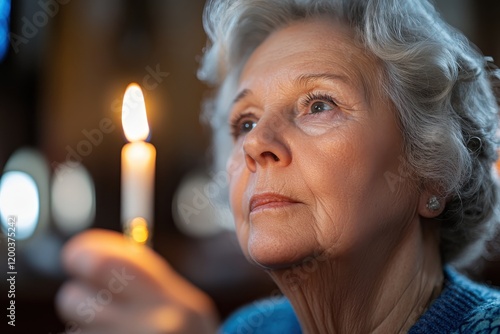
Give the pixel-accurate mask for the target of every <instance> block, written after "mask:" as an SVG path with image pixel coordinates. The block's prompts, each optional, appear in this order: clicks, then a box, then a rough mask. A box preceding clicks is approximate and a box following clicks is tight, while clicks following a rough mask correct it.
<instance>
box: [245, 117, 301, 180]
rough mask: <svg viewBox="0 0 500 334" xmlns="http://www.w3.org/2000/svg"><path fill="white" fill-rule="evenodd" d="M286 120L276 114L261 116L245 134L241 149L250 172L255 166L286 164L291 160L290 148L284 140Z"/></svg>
mask: <svg viewBox="0 0 500 334" xmlns="http://www.w3.org/2000/svg"><path fill="white" fill-rule="evenodd" d="M285 130H286V120H284V119H282V118H280V117H278V116H263V117H262V118H261V119H260V120H259V122H258V123H257V125H256V126H255V127H254V128H253V129H252V130H251V131H250V132H249V133H248V134H247V135H246V136H245V140H244V142H243V150H244V153H245V163H246V165H247V168H248V169H249V170H250V171H251V172H255V171H256V170H257V166H260V167H269V166H281V167H284V166H287V165H289V164H290V162H291V161H292V155H291V152H290V148H289V146H288V144H287V143H286V141H285V138H284V137H285V134H286V131H285Z"/></svg>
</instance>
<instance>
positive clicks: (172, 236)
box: [0, 0, 500, 333]
mask: <svg viewBox="0 0 500 334" xmlns="http://www.w3.org/2000/svg"><path fill="white" fill-rule="evenodd" d="M1 1H4V0H0V2H1ZM42 2H45V3H48V2H50V1H49V0H47V1H42ZM436 4H437V6H438V7H439V8H440V10H441V11H442V13H443V16H444V17H445V18H446V19H447V20H448V21H449V22H450V23H451V24H453V25H454V26H456V27H458V28H459V29H461V30H462V31H464V32H465V33H466V35H467V36H468V37H469V38H470V39H471V40H472V41H473V42H474V43H475V44H477V45H478V47H479V48H480V49H481V50H482V51H483V53H484V54H486V55H491V56H493V57H495V58H496V59H500V20H499V17H500V2H499V1H497V0H480V1H477V0H459V1H457V0H440V1H437V2H436ZM203 5H204V1H203V0H189V1H180V0H177V1H174V0H145V1H132V0H107V1H102V0H64V1H63V0H59V6H58V9H57V12H55V13H54V15H52V16H53V17H50V18H49V19H48V21H47V23H46V24H43V25H41V26H40V27H38V28H37V32H36V33H35V34H34V36H33V37H31V38H29V41H28V42H26V43H23V44H20V45H18V50H14V48H13V47H12V46H11V47H9V49H8V53H7V55H6V57H5V58H4V59H3V60H2V61H1V62H0V167H2V166H4V165H5V163H6V162H7V160H8V158H9V156H11V154H12V153H13V152H14V151H16V150H17V149H18V148H20V147H26V146H28V147H34V148H37V149H38V150H39V151H40V152H42V153H43V155H44V156H45V157H46V159H47V163H48V165H49V166H51V168H52V169H53V168H54V166H56V165H57V164H58V163H62V162H64V161H65V159H66V155H67V153H68V151H67V146H70V147H72V148H75V147H76V146H77V145H78V143H79V142H80V141H81V140H82V139H85V137H84V136H83V134H82V131H83V130H85V129H86V130H91V129H95V128H98V126H99V122H100V121H101V120H102V119H104V118H109V119H110V120H112V122H113V123H114V124H115V125H116V129H115V130H114V131H112V132H111V133H109V134H105V135H104V140H103V141H102V143H100V144H99V145H97V146H95V147H93V150H92V152H91V154H89V155H88V156H85V157H84V158H83V160H82V164H83V165H84V166H85V167H86V168H87V169H88V171H89V172H90V174H91V175H92V178H93V180H94V182H95V189H96V199H97V211H96V218H95V222H94V224H93V226H95V227H103V228H109V229H114V230H120V224H119V221H120V207H119V205H120V173H119V171H120V150H121V148H122V146H123V144H124V143H125V140H124V138H123V134H122V131H121V121H120V112H119V111H120V108H117V101H120V99H121V97H122V95H123V92H124V90H125V87H126V86H127V85H128V83H129V82H131V81H137V82H139V83H143V80H144V77H145V76H146V75H147V74H148V73H149V72H148V68H150V69H151V68H152V69H155V68H157V67H158V68H160V69H161V71H162V72H168V76H166V77H164V78H162V80H161V82H158V85H157V86H156V87H155V88H154V89H150V90H146V91H145V95H146V104H147V109H148V117H149V122H150V124H151V127H152V138H151V142H152V143H154V145H155V147H156V149H157V155H158V156H157V172H156V190H155V207H156V209H155V216H156V225H155V231H154V248H155V249H156V250H157V251H158V252H159V253H160V254H162V255H163V256H165V257H166V258H167V260H168V261H169V262H170V263H171V264H172V265H173V267H174V268H176V269H177V270H178V271H180V272H181V273H182V274H183V275H185V276H186V277H187V278H188V279H189V280H191V281H192V282H194V283H195V284H197V285H198V286H200V287H201V288H202V289H204V290H205V291H206V292H207V293H209V294H210V295H211V296H212V297H213V298H214V300H215V301H216V303H217V306H218V307H219V309H220V312H221V314H222V316H225V315H227V313H228V312H230V311H231V310H232V309H234V308H235V307H237V306H238V305H241V304H243V303H246V302H248V301H250V300H252V299H255V298H256V297H259V296H266V295H269V293H270V292H271V290H272V289H273V287H274V286H273V284H272V283H271V282H270V281H269V279H268V278H267V276H266V275H265V274H264V273H261V272H260V271H259V270H257V269H255V268H253V267H251V266H250V265H248V264H247V263H246V262H245V260H244V259H243V257H242V255H241V253H240V250H239V248H238V245H237V242H236V240H235V237H234V235H233V233H232V232H222V233H220V234H217V235H215V236H211V237H206V238H193V237H190V236H187V235H185V234H183V233H181V232H180V231H179V229H178V228H176V226H175V225H174V223H173V218H172V206H171V203H172V199H173V196H174V193H175V190H176V189H177V187H178V185H179V182H180V180H181V179H182V177H184V176H185V175H187V174H188V173H190V172H193V171H200V170H202V171H206V170H207V166H208V162H209V158H208V157H209V145H208V143H209V141H210V132H209V130H208V129H207V128H205V127H203V126H202V125H200V123H199V112H200V108H201V103H202V99H203V97H204V95H205V94H206V93H205V92H206V87H204V86H203V85H202V84H201V83H200V82H199V81H198V80H197V79H196V71H197V67H198V60H199V57H200V55H201V50H202V48H203V47H204V45H205V41H206V40H205V35H204V32H203V29H202V25H201V15H202V9H203ZM40 11H42V12H43V9H42V6H41V5H40V3H39V2H38V1H35V0H13V3H12V11H11V21H10V29H11V31H12V32H14V33H16V34H18V35H22V33H23V32H22V31H23V25H24V24H25V22H26V20H28V21H30V22H33V18H34V16H35V15H37V13H39V12H40ZM207 219H209V217H207ZM44 233H45V234H46V235H48V236H50V238H51V239H50V244H51V245H53V246H54V247H53V249H52V250H50V249H47V250H45V249H44V248H40V249H41V250H40V252H42V254H41V255H40V254H38V255H39V256H41V257H43V258H45V260H46V262H47V265H46V266H47V268H49V269H45V270H44V269H43V268H39V266H38V267H37V266H36V265H33V262H34V261H33V259H32V258H31V256H32V255H30V254H31V253H30V249H31V250H32V249H34V248H36V244H35V243H34V242H31V241H30V240H28V241H26V242H23V243H20V244H18V250H17V271H18V275H17V287H16V290H17V294H16V305H17V308H16V324H17V326H16V330H17V331H16V332H18V333H59V332H63V331H64V325H63V324H62V323H61V322H60V321H59V320H58V319H57V316H56V315H55V312H54V307H53V298H54V294H55V293H56V291H57V288H58V286H59V285H60V284H61V282H62V281H63V279H64V276H63V274H62V273H61V272H59V271H58V270H57V267H54V266H56V265H57V250H58V247H59V246H60V244H62V242H63V241H64V240H65V239H66V238H67V236H63V235H62V234H61V233H60V232H59V231H58V230H57V229H56V228H55V227H54V226H53V224H52V223H51V222H50V221H49V226H48V228H47V230H46V231H45V232H44ZM48 236H47V237H46V238H47V240H49V239H48V238H49V237H48ZM42 238H43V237H42ZM2 239H3V238H2ZM3 240H4V239H3ZM3 240H2V241H3ZM30 243H31V244H30ZM46 243H48V242H47V241H46ZM0 247H1V251H0V261H1V262H0V268H4V265H3V264H4V263H5V264H6V262H7V261H6V255H5V254H6V252H5V250H6V247H5V242H0ZM45 252H46V253H45ZM496 264H498V262H494V261H493V262H491V263H490V265H489V267H488V268H490V269H488V270H487V271H486V272H485V274H483V279H484V280H487V281H490V282H492V283H496V284H499V283H500V280H499V277H500V276H499V273H498V270H496V269H495V268H498V265H496ZM42 267H43V266H42ZM54 268H55V269H54ZM5 272H6V270H3V269H2V270H0V278H1V282H2V283H1V284H0V287H1V290H0V293H1V295H0V309H3V310H5V308H4V307H6V305H7V302H8V301H7V296H6V291H7V290H6V289H5V288H6V284H5V282H6V281H5V279H6V277H5V276H4V275H6V274H5ZM3 312H5V311H3ZM3 312H2V313H1V314H0V319H3V320H1V325H0V328H6V330H0V332H2V333H5V332H7V333H15V331H13V330H12V328H11V327H10V326H9V327H7V326H5V325H6V322H7V320H6V318H5V315H3V314H4V313H3ZM4 326H5V327H4Z"/></svg>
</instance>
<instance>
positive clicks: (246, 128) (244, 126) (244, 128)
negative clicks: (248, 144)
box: [240, 120, 257, 133]
mask: <svg viewBox="0 0 500 334" xmlns="http://www.w3.org/2000/svg"><path fill="white" fill-rule="evenodd" d="M256 125H257V122H255V121H253V120H246V121H243V122H241V123H240V133H248V132H250V131H251V130H252V129H253V128H255V126H256Z"/></svg>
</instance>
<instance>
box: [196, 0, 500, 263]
mask: <svg viewBox="0 0 500 334" xmlns="http://www.w3.org/2000/svg"><path fill="white" fill-rule="evenodd" d="M318 15H322V16H324V15H330V16H331V17H332V18H335V19H340V20H342V21H343V22H345V23H347V24H348V25H349V26H350V27H351V28H352V29H353V30H354V31H355V33H356V36H357V38H358V40H359V42H360V43H361V44H362V45H364V47H365V48H366V49H367V50H369V51H370V52H371V53H372V54H373V55H375V56H376V57H377V58H379V59H380V60H381V63H382V66H383V72H384V76H385V82H383V88H384V92H385V93H386V94H387V95H388V96H389V98H390V99H391V100H392V102H393V104H394V105H395V107H396V109H397V112H398V113H397V116H398V118H399V124H400V127H401V131H402V135H403V138H404V148H405V162H406V163H405V165H407V169H408V172H409V174H408V175H413V176H414V177H416V180H417V181H416V182H417V183H418V184H419V185H420V186H424V185H433V186H434V187H436V188H438V189H440V191H441V196H443V197H445V198H446V199H447V203H446V208H445V211H444V212H443V213H442V214H441V215H440V216H439V217H438V219H439V220H440V223H441V224H440V226H441V254H442V257H443V261H444V262H454V264H455V265H456V266H460V265H463V264H465V263H466V262H468V261H470V260H471V259H472V258H474V257H475V256H476V255H478V254H479V252H480V251H481V249H482V247H480V246H481V245H483V244H484V241H485V240H486V238H487V237H488V236H490V235H491V232H492V229H493V228H495V225H496V222H497V221H498V220H497V219H498V213H497V210H498V206H499V199H500V198H499V195H498V189H499V187H498V183H497V178H496V171H495V168H494V163H495V161H496V152H497V122H498V119H497V113H498V109H499V107H498V106H499V100H498V98H499V96H500V92H499V89H498V88H499V87H500V86H499V85H498V82H499V78H500V74H499V71H498V69H496V68H494V67H493V66H490V65H491V64H492V63H490V60H491V59H488V58H484V57H483V56H482V55H481V53H480V52H479V51H477V50H476V49H475V47H474V46H473V45H471V44H470V43H469V42H468V40H467V39H466V38H465V37H464V36H463V35H462V34H461V33H459V32H458V31H456V30H455V29H453V28H452V27H450V26H449V25H447V24H446V23H445V22H444V21H443V20H442V19H441V18H440V17H439V14H438V13H437V12H436V10H435V9H434V7H433V6H432V5H431V4H430V3H429V2H428V1H427V0H405V1H400V0H234V1H230V0H213V1H209V2H208V3H207V6H206V8H205V14H204V25H205V30H206V32H207V34H208V37H209V45H208V47H207V49H206V50H205V53H204V56H203V59H202V66H201V68H200V70H199V73H198V75H199V78H200V79H201V80H204V81H205V82H207V83H208V84H210V85H213V86H215V87H216V95H215V96H214V97H213V98H212V99H210V100H209V103H207V105H206V112H205V116H206V120H208V121H209V122H210V123H211V125H212V127H213V128H214V149H215V150H216V151H215V159H216V160H215V164H216V166H217V167H216V168H223V167H222V166H223V165H224V164H225V161H226V159H227V155H228V153H229V152H230V147H228V146H230V145H231V144H230V143H231V140H230V137H229V131H228V130H227V129H224V128H225V127H226V126H227V111H228V103H229V102H230V98H229V97H230V96H231V97H232V96H233V95H232V92H233V90H234V89H235V88H236V83H237V79H238V77H239V74H240V72H241V69H242V67H243V66H244V64H245V62H246V60H247V59H248V57H249V56H250V54H251V53H252V52H253V51H254V50H255V49H256V48H257V47H258V45H259V44H261V43H262V42H263V41H264V39H266V38H267V36H269V35H270V34H271V33H272V32H273V31H276V30H277V29H280V28H282V27H284V26H286V25H288V24H290V23H291V22H293V21H297V20H302V19H306V18H310V17H315V16H318ZM224 130H227V131H224ZM465 250H467V251H465Z"/></svg>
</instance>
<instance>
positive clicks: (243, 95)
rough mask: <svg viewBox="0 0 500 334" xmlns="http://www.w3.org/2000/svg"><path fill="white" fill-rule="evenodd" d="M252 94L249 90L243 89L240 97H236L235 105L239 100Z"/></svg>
mask: <svg viewBox="0 0 500 334" xmlns="http://www.w3.org/2000/svg"><path fill="white" fill-rule="evenodd" d="M251 93H252V91H251V90H250V89H247V88H245V89H243V90H242V91H241V92H239V93H238V95H236V97H235V98H234V100H233V104H236V103H237V102H238V101H239V100H241V99H242V98H244V97H245V96H247V95H248V94H251Z"/></svg>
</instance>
